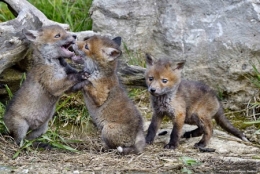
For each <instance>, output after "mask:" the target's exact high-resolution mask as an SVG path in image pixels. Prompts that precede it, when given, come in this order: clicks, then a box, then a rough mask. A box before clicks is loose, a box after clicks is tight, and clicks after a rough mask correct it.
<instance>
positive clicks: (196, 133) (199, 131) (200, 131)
mask: <svg viewBox="0 0 260 174" xmlns="http://www.w3.org/2000/svg"><path fill="white" fill-rule="evenodd" d="M191 120H192V121H193V122H195V124H196V125H197V126H198V128H197V129H194V130H191V131H188V132H185V133H184V134H183V135H182V138H192V137H199V136H201V135H202V134H203V125H202V124H201V122H200V120H199V117H198V115H197V114H192V116H191Z"/></svg>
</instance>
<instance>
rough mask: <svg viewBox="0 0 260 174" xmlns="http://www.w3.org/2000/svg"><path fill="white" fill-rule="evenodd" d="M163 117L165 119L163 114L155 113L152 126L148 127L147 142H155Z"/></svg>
mask: <svg viewBox="0 0 260 174" xmlns="http://www.w3.org/2000/svg"><path fill="white" fill-rule="evenodd" d="M162 119H163V115H161V114H156V113H154V114H153V117H152V121H151V123H150V126H149V128H148V132H147V135H146V138H145V140H146V143H147V144H152V143H153V141H154V137H155V135H156V132H157V130H158V128H159V126H160V124H161V122H162Z"/></svg>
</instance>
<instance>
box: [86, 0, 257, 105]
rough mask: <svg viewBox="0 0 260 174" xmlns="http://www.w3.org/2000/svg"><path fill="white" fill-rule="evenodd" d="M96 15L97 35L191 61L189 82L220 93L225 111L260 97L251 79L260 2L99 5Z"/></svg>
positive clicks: (97, 1)
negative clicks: (202, 84)
mask: <svg viewBox="0 0 260 174" xmlns="http://www.w3.org/2000/svg"><path fill="white" fill-rule="evenodd" d="M91 14H92V16H91V17H92V19H93V31H94V32H99V33H101V34H110V35H112V36H121V37H122V38H123V42H124V45H125V47H126V48H127V51H129V50H130V51H134V52H138V53H141V54H143V53H145V52H149V53H150V54H151V55H152V56H154V57H155V58H159V57H164V56H167V57H171V58H172V59H178V60H180V59H181V60H186V66H185V68H184V73H183V74H184V77H185V78H186V79H190V80H199V81H203V82H205V83H206V84H208V85H209V86H211V87H212V88H213V89H215V90H216V91H217V92H218V94H219V96H220V97H221V98H222V99H223V103H224V106H225V108H229V109H231V110H239V109H244V108H245V107H246V105H247V103H248V102H249V101H250V99H252V97H253V96H256V95H257V92H258V89H257V88H255V87H254V86H253V85H252V83H251V82H250V80H249V79H248V75H249V74H251V73H252V72H253V68H252V64H253V65H255V66H256V67H257V68H258V67H259V62H258V60H259V56H260V44H259V41H260V34H259V29H260V23H259V22H260V15H259V14H260V2H259V1H257V0H247V1H238V0H227V1H213V0H196V1H192V0H190V1H187V0H186V1H176V0H160V1H156V0H149V1H147V0H94V1H93V4H92V8H91ZM125 52H126V50H125ZM142 58H143V59H144V56H143V57H142Z"/></svg>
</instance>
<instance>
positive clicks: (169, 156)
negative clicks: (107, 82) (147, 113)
mask: <svg viewBox="0 0 260 174" xmlns="http://www.w3.org/2000/svg"><path fill="white" fill-rule="evenodd" d="M148 124H149V122H146V127H147V125H148ZM170 129H171V124H167V123H166V124H164V125H163V126H162V129H161V130H167V131H168V132H169V131H170ZM189 129H192V128H191V127H190V126H188V125H187V126H185V130H189ZM71 138H72V139H74V138H75V137H73V136H71ZM77 138H81V139H82V140H83V142H82V143H77V144H74V145H72V146H73V147H75V148H77V149H78V150H79V151H80V152H79V153H72V152H68V151H64V150H59V149H54V148H53V149H51V150H40V149H33V150H32V151H29V152H28V151H27V152H22V154H20V156H19V157H17V158H16V159H14V160H13V159H12V156H13V154H14V153H15V152H16V151H17V147H16V146H15V145H14V143H13V142H12V141H11V140H10V139H9V138H8V137H3V136H2V137H1V138H0V173H75V174H76V173H189V172H193V173H258V172H260V167H258V166H260V160H258V159H255V158H258V157H257V156H258V154H259V151H260V149H259V148H258V147H257V145H253V144H251V143H244V142H241V141H240V140H239V139H237V138H234V137H233V136H230V135H228V134H226V133H225V132H222V131H219V130H214V135H213V137H212V139H211V141H210V144H209V145H208V147H210V148H214V149H216V151H215V152H213V153H202V152H199V151H198V150H197V149H193V144H194V143H195V142H198V140H199V139H200V137H198V138H191V139H188V140H186V139H182V141H181V143H180V146H179V148H178V149H177V150H168V149H163V146H164V144H165V143H166V142H168V140H169V133H168V134H166V135H164V136H158V137H156V141H155V143H154V144H153V145H150V146H147V147H146V148H145V151H144V152H143V153H142V154H139V155H125V156H123V155H120V154H118V153H117V152H116V150H113V151H110V152H102V150H101V149H102V147H101V143H100V139H99V136H98V133H97V134H92V135H86V134H85V135H84V134H82V135H80V137H79V134H77ZM185 157H189V158H192V161H195V163H194V165H189V164H191V163H189V162H187V163H185V162H184V161H183V158H185ZM185 171H186V172H185Z"/></svg>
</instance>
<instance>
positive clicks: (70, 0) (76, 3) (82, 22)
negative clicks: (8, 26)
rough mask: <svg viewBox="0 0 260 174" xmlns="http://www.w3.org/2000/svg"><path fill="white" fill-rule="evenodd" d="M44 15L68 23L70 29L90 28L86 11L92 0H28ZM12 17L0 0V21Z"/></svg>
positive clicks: (84, 29)
mask: <svg viewBox="0 0 260 174" xmlns="http://www.w3.org/2000/svg"><path fill="white" fill-rule="evenodd" d="M28 1H29V2H30V3H31V4H32V5H34V6H35V7H36V8H38V9H39V10H40V11H41V12H42V13H43V14H45V16H46V17H47V18H48V19H50V20H53V21H56V22H60V23H66V24H69V25H70V28H71V31H75V32H77V31H86V30H91V29H92V20H91V18H90V15H89V13H88V11H89V9H90V7H91V4H92V0H37V1H35V0H28ZM11 19H14V15H13V14H12V13H11V12H10V11H9V9H8V8H7V5H6V4H5V3H3V2H0V22H5V21H8V20H11Z"/></svg>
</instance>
